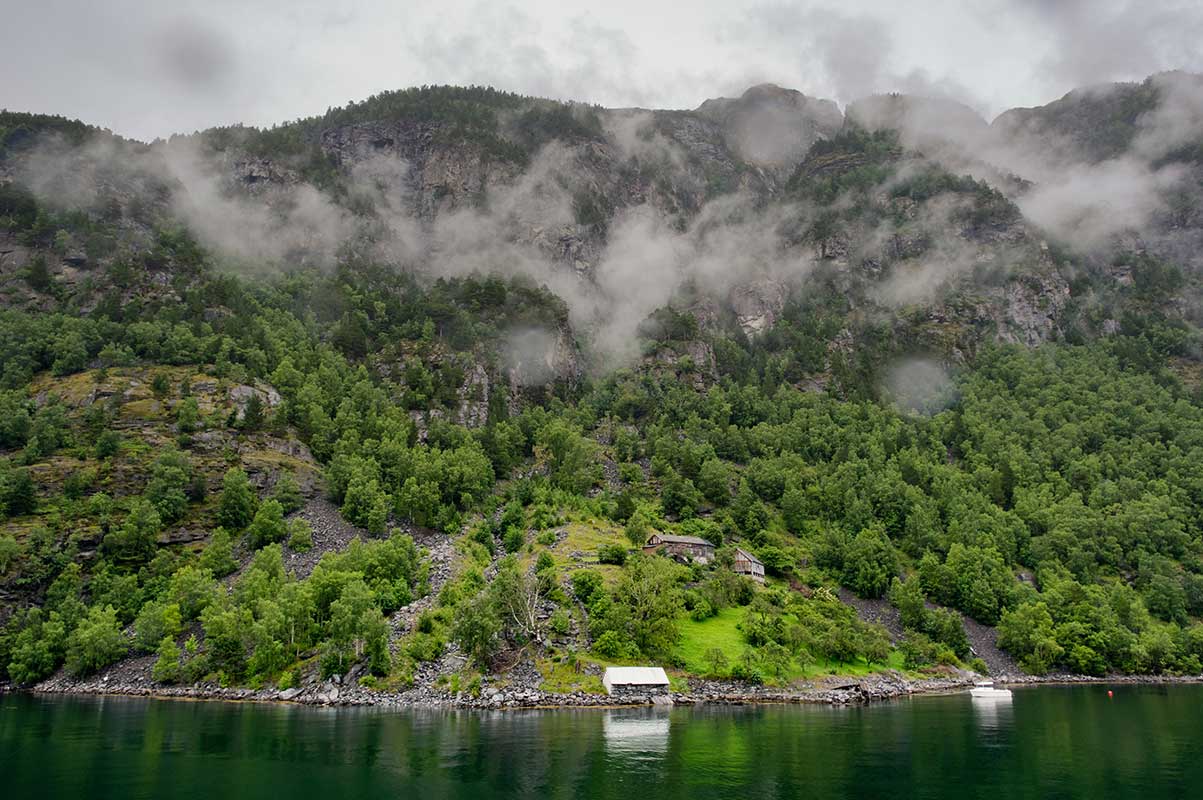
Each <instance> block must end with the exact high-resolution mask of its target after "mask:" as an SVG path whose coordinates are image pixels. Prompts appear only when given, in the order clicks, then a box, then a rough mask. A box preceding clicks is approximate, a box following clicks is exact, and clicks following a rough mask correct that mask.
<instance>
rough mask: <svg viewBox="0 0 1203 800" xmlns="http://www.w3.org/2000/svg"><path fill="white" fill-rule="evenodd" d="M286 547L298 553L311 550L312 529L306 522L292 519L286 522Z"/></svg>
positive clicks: (298, 518) (300, 519) (297, 518)
mask: <svg viewBox="0 0 1203 800" xmlns="http://www.w3.org/2000/svg"><path fill="white" fill-rule="evenodd" d="M288 547H289V548H290V549H292V550H295V551H296V552H298V553H307V552H309V551H310V550H312V549H313V528H312V526H310V524H309V522H308V520H304V519H302V518H300V517H294V518H293V519H290V520H289V521H288Z"/></svg>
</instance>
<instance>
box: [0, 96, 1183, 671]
mask: <svg viewBox="0 0 1203 800" xmlns="http://www.w3.org/2000/svg"><path fill="white" fill-rule="evenodd" d="M1186 80H1187V78H1186V77H1183V76H1171V77H1170V78H1166V77H1164V76H1158V77H1155V78H1151V79H1150V80H1149V81H1146V82H1145V83H1144V84H1140V85H1138V86H1139V87H1142V88H1139V90H1138V89H1135V88H1133V87H1130V86H1128V87H1124V86H1121V87H1120V88H1118V89H1116V90H1115V91H1117V92H1119V94H1118V95H1117V97H1119V98H1120V99H1118V100H1114V102H1109V103H1097V102H1094V98H1095V95H1089V96H1088V98H1087V100H1088V101H1089V102H1087V104H1086V106H1085V109H1086V110H1084V111H1082V112H1081V115H1080V118H1079V116H1076V115H1075V114H1076V112H1075V111H1074V109H1075V108H1077V106H1076V105H1075V103H1081V102H1086V101H1083V100H1082V98H1081V97H1080V96H1075V95H1070V96H1068V97H1067V98H1065V99H1063V100H1061V101H1058V103H1056V104H1053V105H1051V106H1048V107H1045V109H1042V110H1041V109H1038V110H1029V111H1027V112H1024V113H1016V112H1008V113H1009V114H1010V116H1008V115H1004V118H1005V119H1003V118H1000V121H996V123H995V124H994V125H986V123H985V121H981V124H980V126H978V125H970V124H966V125H965V127H964V130H968V131H971V132H972V133H971V138H966V139H961V140H959V141H956V142H950V141H946V140H941V139H937V138H933V137H932V136H931V135H929V134H932V131H933V130H934V129H935V127H936V126H934V125H933V123H931V121H930V119H929V117H928V116H922V115H916V114H915V113H911V112H910V111H908V109H914V108H922V109H925V110H924V114H925V115H929V116H930V115H931V114H933V113H935V112H934V111H932V108H936V110H938V111H939V112H940V113H941V114H945V113H955V114H958V115H960V116H959V117H958V118H960V119H962V120H963V119H964V113H962V111H959V110H955V109H954V110H952V111H950V110H949V109H947V108H945V107H943V106H939V107H928V106H923V105H919V104H917V105H915V106H909V105H907V102H908V101H907V100H906V99H905V98H897V97H896V98H894V99H892V100H888V101H884V103H883V101H880V100H879V101H877V102H876V105H875V104H873V103H869V104H866V105H863V106H860V109H861V110H860V111H859V112H858V113H857V114H856V115H854V114H853V113H852V112H851V111H850V112H849V116H848V118H847V119H846V120H845V119H843V117H842V115H840V114H839V112H838V109H836V108H835V106H834V104H830V103H826V101H816V100H814V99H813V98H805V96H803V95H800V94H798V93H791V92H788V91H787V90H782V89H778V88H777V87H756V88H755V89H753V90H750V91H749V93H748V94H747V95H745V96H744V97H743V98H740V99H738V100H725V99H720V100H714V101H708V103H707V104H705V105H703V106H702V107H701V108H700V109H698V110H697V111H695V112H676V111H672V112H669V111H663V112H661V111H656V112H651V111H638V112H636V111H610V110H606V109H598V108H593V107H586V106H577V105H569V104H559V103H552V102H550V101H541V100H535V99H531V98H523V97H518V96H515V95H509V94H505V93H501V92H495V91H493V90H485V89H451V88H424V89H420V90H408V91H405V92H398V93H388V94H385V95H380V96H377V97H374V98H371V99H369V100H367V101H365V102H363V103H358V104H351V105H349V106H347V107H345V108H341V109H332V110H331V111H330V112H328V113H327V114H326V115H324V116H322V117H317V118H313V119H309V120H300V121H297V122H294V123H289V124H286V125H282V126H280V127H278V128H274V129H271V130H266V131H257V130H253V129H244V128H224V129H214V130H210V131H206V132H202V133H198V134H195V135H193V136H188V137H176V138H174V139H173V140H172V141H170V142H156V143H153V144H150V145H145V144H141V143H137V142H130V141H126V140H121V139H118V138H117V137H113V136H112V135H110V134H108V133H107V132H103V131H98V130H96V129H93V128H89V127H88V126H86V125H83V124H82V123H74V122H69V121H66V120H61V119H57V118H47V117H38V116H34V115H25V114H16V113H10V112H5V113H4V114H3V115H0V305H2V306H3V308H2V309H0V363H2V364H3V367H2V369H0V385H2V387H3V388H2V390H0V598H2V603H0V623H2V624H3V630H2V632H0V674H2V675H3V677H4V679H6V680H7V681H9V682H11V683H12V684H15V685H21V686H31V685H37V684H38V683H39V682H40V681H43V680H46V679H48V678H51V676H54V675H56V674H58V675H59V676H60V677H62V676H63V675H64V674H65V675H67V676H74V677H81V678H82V677H87V676H89V675H94V674H96V673H98V672H104V671H105V670H109V669H124V670H127V671H132V672H129V673H128V674H136V675H139V676H141V677H142V679H144V680H146V681H148V682H150V683H152V684H154V685H159V686H166V685H172V684H193V683H200V682H208V683H220V684H221V685H227V686H230V685H232V686H253V687H260V686H275V687H277V688H279V689H282V690H283V689H289V688H290V687H298V686H305V685H309V684H312V682H313V681H314V680H317V679H318V678H330V677H332V676H338V677H339V679H340V680H342V681H344V682H349V681H352V680H354V681H357V682H358V683H359V685H361V686H363V687H367V688H374V689H398V688H404V687H409V686H414V685H435V686H438V687H440V688H442V689H446V690H447V691H451V692H458V691H461V690H464V691H473V692H479V691H480V688H481V681H482V679H484V680H488V676H490V675H494V676H496V675H501V676H502V678H503V679H504V675H506V674H507V673H508V672H509V671H511V670H516V669H518V668H519V665H529V666H530V667H531V668H533V669H535V670H537V672H538V674H539V680H540V681H541V685H542V686H543V687H544V688H545V689H547V690H550V691H570V690H585V691H597V690H599V689H600V684H599V682H598V679H597V675H596V673H597V669H596V668H597V667H598V666H599V665H606V664H615V663H648V662H652V663H660V664H664V665H666V666H669V667H671V668H672V670H673V674H674V677H675V679H680V680H690V679H693V680H697V679H701V678H715V679H719V678H721V679H738V680H743V681H748V682H753V683H763V682H768V683H771V684H778V685H783V686H787V685H791V684H794V683H795V682H797V681H799V680H803V679H810V678H813V677H815V676H817V675H821V674H862V673H864V672H869V671H879V670H884V669H899V670H904V671H908V672H914V671H922V670H939V669H941V668H944V667H950V666H963V667H970V668H974V669H977V670H979V671H986V670H987V669H988V666H989V665H988V664H987V663H985V659H986V657H987V655H988V654H987V653H986V652H984V651H979V650H977V649H976V648H979V647H982V646H984V645H982V643H981V642H979V641H977V640H972V639H971V637H970V636H969V635H967V629H966V625H967V624H968V625H969V626H971V627H970V630H984V631H986V632H987V633H986V637H987V641H986V645H988V646H991V647H992V646H993V643H994V640H995V637H997V645H998V646H999V647H1001V648H1002V650H1004V651H1005V652H1006V653H1007V654H1009V655H1010V657H1012V658H1014V659H1015V661H1016V662H1017V664H1018V666H1019V668H1020V669H1022V670H1024V671H1026V672H1030V673H1036V674H1042V673H1047V672H1073V673H1083V674H1090V675H1101V674H1105V673H1108V672H1124V673H1140V674H1143V673H1192V674H1197V673H1199V672H1200V671H1203V623H1201V622H1200V619H1201V618H1203V536H1201V532H1203V405H1201V403H1203V389H1201V388H1200V386H1201V382H1200V363H1199V352H1200V350H1199V343H1200V339H1199V330H1198V327H1197V323H1198V321H1199V307H1200V304H1199V301H1198V294H1197V288H1198V280H1199V273H1198V269H1197V265H1196V264H1195V263H1194V262H1193V260H1192V259H1191V258H1183V257H1181V255H1182V253H1183V252H1185V251H1186V250H1185V248H1187V246H1188V245H1189V243H1190V242H1192V241H1194V239H1193V238H1192V237H1194V236H1195V235H1196V233H1197V232H1199V231H1203V225H1197V224H1196V221H1195V220H1196V216H1197V214H1198V208H1199V204H1198V203H1197V202H1196V198H1197V197H1198V196H1199V192H1198V189H1199V184H1198V182H1197V180H1195V178H1194V177H1193V176H1195V174H1196V172H1197V167H1198V165H1197V159H1196V156H1197V149H1191V148H1190V147H1187V146H1185V144H1183V142H1185V141H1186V140H1187V139H1189V138H1190V137H1189V136H1188V137H1186V138H1184V137H1183V135H1181V132H1180V131H1177V130H1175V131H1174V134H1175V136H1176V137H1177V138H1173V137H1168V134H1167V135H1166V136H1162V137H1161V138H1159V139H1158V140H1157V141H1158V142H1161V143H1162V144H1165V146H1164V147H1160V149H1156V148H1152V145H1149V144H1148V141H1149V137H1150V136H1151V134H1149V131H1160V132H1161V133H1165V130H1164V129H1162V128H1156V127H1155V122H1156V119H1157V116H1156V112H1157V110H1158V109H1160V108H1163V107H1164V105H1165V104H1166V103H1169V102H1171V100H1173V98H1175V97H1177V96H1178V95H1176V94H1175V92H1181V86H1182V81H1186ZM1133 97H1135V98H1136V99H1137V100H1139V101H1140V102H1136V100H1132V99H1131V98H1133ZM1123 98H1128V99H1127V100H1125V99H1123ZM1167 98H1168V99H1167ZM1158 103H1161V104H1162V105H1158ZM766 107H769V108H773V109H776V111H775V112H774V113H775V114H776V115H777V116H774V119H778V120H780V119H786V120H788V121H789V125H788V128H787V132H786V133H780V132H777V133H775V134H774V136H775V137H776V138H774V139H773V141H771V142H766V140H765V139H764V138H763V137H759V138H758V137H756V136H752V133H753V132H755V131H756V130H757V127H756V126H757V125H758V124H759V123H758V120H759V119H760V117H759V116H758V114H760V113H761V112H762V111H763V110H764V108H766ZM783 109H784V110H783ZM882 109H885V110H886V111H888V113H886V111H882ZM870 112H872V113H870ZM833 115H834V116H833ZM1100 115H1101V116H1102V117H1105V118H1107V119H1110V120H1113V122H1114V126H1115V127H1114V131H1119V133H1114V135H1113V134H1112V133H1108V132H1107V131H1110V130H1113V129H1111V128H1108V129H1106V130H1102V131H1099V132H1098V133H1097V135H1096V136H1094V137H1093V138H1089V140H1088V141H1087V143H1086V144H1087V145H1088V146H1085V145H1082V146H1079V145H1081V142H1080V141H1079V139H1080V138H1081V137H1080V133H1081V129H1080V128H1078V127H1075V126H1076V125H1079V124H1084V123H1083V120H1086V121H1087V122H1090V124H1091V125H1095V124H1096V122H1097V120H1096V117H1099V116H1100ZM1178 118H1179V117H1177V116H1175V117H1174V119H1178ZM917 120H918V121H917ZM1007 120H1010V121H1009V122H1008V121H1007ZM1016 120H1019V121H1021V122H1022V125H1021V124H1020V122H1017V121H1016ZM1150 120H1153V121H1150ZM1091 121H1093V122H1091ZM922 125H926V126H927V127H926V128H924V129H923V130H920V129H919V128H920V127H922ZM999 130H1002V131H1003V133H1002V134H1000V133H998V131H999ZM1065 131H1069V133H1065ZM1124 131H1126V133H1124ZM919 133H923V134H925V135H924V136H920V135H919ZM787 134H788V135H787ZM1062 134H1064V138H1058V139H1057V141H1058V142H1059V143H1061V144H1062V145H1064V147H1066V148H1069V150H1070V155H1068V156H1066V157H1065V158H1066V159H1067V160H1066V161H1064V162H1063V163H1060V164H1059V165H1057V166H1056V167H1055V168H1054V167H1051V166H1049V165H1048V164H1043V165H1041V166H1040V170H1043V171H1035V172H1032V173H1030V174H1029V175H1026V176H1025V175H1020V174H1018V173H1016V172H1013V171H1011V170H1014V169H1018V168H1019V167H1020V166H1021V164H1020V160H1018V159H1016V158H1015V157H1014V156H1015V149H1014V148H1015V147H1018V146H1019V145H1017V144H1016V143H1022V142H1023V141H1026V140H1025V138H1024V137H1044V139H1041V141H1046V140H1047V138H1048V137H1050V136H1062ZM1121 134H1122V135H1121ZM1190 135H1191V136H1196V137H1197V136H1199V135H1203V130H1200V131H1194V132H1193V133H1191V134H1190ZM782 136H786V138H785V139H781V137H782ZM965 136H970V134H965ZM992 136H994V137H998V136H1003V137H1004V138H1001V139H991V138H989V137H992ZM789 137H793V138H789ZM972 137H984V138H972ZM1075 137H1076V138H1075ZM1167 137H1168V138H1167ZM1192 141H1197V139H1195V140H1192ZM1075 142H1078V144H1077V145H1075V144H1074V143H1075ZM1142 143H1143V144H1142ZM770 144H771V145H773V146H771V147H770V146H769V145H770ZM1002 144H1006V145H1007V146H1008V147H1009V148H1011V149H1010V150H1007V151H1006V152H1004V151H1003V149H1000V148H1001V147H1002ZM1170 145H1172V147H1171V146H1170ZM967 148H968V149H967ZM974 148H976V149H974ZM1074 148H1077V149H1074ZM967 154H968V155H967ZM1108 159H1112V160H1114V159H1125V164H1127V165H1128V166H1126V167H1124V169H1129V168H1130V169H1132V170H1137V173H1132V174H1133V175H1136V177H1133V178H1132V180H1133V181H1138V180H1143V179H1144V177H1149V176H1152V175H1158V176H1161V177H1159V178H1158V179H1157V180H1156V181H1152V183H1151V184H1148V185H1145V184H1142V187H1143V189H1149V190H1150V191H1153V189H1150V188H1149V187H1150V186H1154V187H1155V189H1156V192H1157V193H1158V194H1156V198H1153V197H1152V196H1150V197H1148V198H1146V202H1147V208H1145V209H1143V210H1141V213H1140V215H1138V216H1132V215H1131V214H1129V215H1128V216H1125V217H1123V219H1121V220H1118V221H1115V225H1114V228H1109V229H1105V230H1104V229H1101V228H1100V227H1099V226H1100V225H1102V224H1103V222H1104V220H1102V217H1105V216H1106V214H1105V213H1104V212H1101V211H1098V210H1097V209H1095V210H1092V209H1090V208H1081V209H1078V212H1077V213H1078V217H1077V218H1076V222H1074V223H1073V224H1072V225H1068V224H1067V223H1065V221H1064V220H1063V219H1062V218H1060V217H1056V216H1050V215H1049V214H1048V213H1047V205H1046V203H1047V198H1046V197H1044V196H1042V195H1041V192H1042V191H1045V189H1046V188H1047V186H1048V185H1049V183H1050V182H1051V181H1053V180H1054V179H1055V178H1057V177H1060V176H1063V175H1064V172H1058V171H1057V170H1068V169H1070V168H1071V167H1070V166H1067V165H1068V164H1072V165H1073V166H1072V169H1073V170H1075V172H1074V174H1075V175H1078V176H1079V177H1080V176H1081V175H1092V176H1095V177H1097V174H1096V173H1094V172H1091V171H1090V170H1095V169H1103V168H1105V169H1114V168H1115V164H1113V163H1112V162H1111V161H1108ZM1099 164H1103V165H1107V164H1110V166H1104V167H1098V166H1097V165H1099ZM1171 164H1172V165H1174V166H1173V175H1174V176H1175V178H1174V180H1175V181H1177V183H1173V184H1170V183H1166V182H1164V181H1162V179H1163V178H1165V180H1168V178H1166V177H1165V174H1163V173H1162V172H1161V170H1165V169H1168V168H1169V167H1167V165H1171ZM1091 165H1094V166H1091ZM1133 165H1138V166H1133ZM1033 169H1036V168H1035V167H1033ZM1140 170H1145V172H1140ZM1141 176H1143V177H1141ZM1150 180H1152V178H1150ZM1042 181H1043V182H1042ZM1159 181H1160V182H1159ZM1143 189H1142V190H1143ZM1129 210H1131V209H1129ZM1133 213H1135V212H1133ZM1087 232H1088V233H1089V235H1086V233H1087ZM653 534H677V535H683V536H689V537H700V538H702V539H705V540H706V541H708V542H710V543H712V544H713V545H715V546H716V554H715V558H714V559H713V561H711V562H709V563H699V562H697V561H692V560H690V559H672V558H669V557H666V556H665V555H664V554H663V553H645V552H642V548H643V545H644V544H645V542H647V540H648V538H649V536H651V535H653ZM737 550H742V551H745V552H747V553H750V554H752V555H753V556H755V557H756V558H758V559H759V560H760V561H761V562H762V563H763V565H764V567H765V570H766V573H767V580H766V582H765V583H764V584H763V585H761V584H759V583H756V582H754V581H753V580H751V579H750V578H749V577H747V576H745V575H740V574H736V572H735V571H733V569H732V565H733V563H734V560H735V558H736V556H737ZM849 592H851V593H852V594H851V595H850V594H849ZM852 595H855V596H857V597H859V598H860V600H858V601H854V602H845V600H851V599H852ZM841 598H844V600H841ZM865 601H880V602H865ZM866 608H871V609H876V615H873V614H867V613H865V609H866ZM858 612H859V613H858ZM883 614H884V616H883ZM878 620H880V621H885V622H886V624H885V625H884V626H883V625H881V624H878V622H877V621H878ZM966 620H969V622H966ZM983 626H985V627H984V628H983ZM113 665H117V667H114V666H113ZM522 668H523V669H524V668H525V666H523V667H522ZM60 670H65V673H62V672H60Z"/></svg>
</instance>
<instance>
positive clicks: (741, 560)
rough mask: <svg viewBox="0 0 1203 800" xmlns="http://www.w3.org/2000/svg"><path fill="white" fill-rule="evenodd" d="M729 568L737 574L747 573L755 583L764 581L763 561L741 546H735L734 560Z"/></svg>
mask: <svg viewBox="0 0 1203 800" xmlns="http://www.w3.org/2000/svg"><path fill="white" fill-rule="evenodd" d="M731 569H732V570H733V571H734V572H735V573H737V574H739V575H747V576H748V577H749V578H751V579H752V580H754V581H756V582H757V583H764V562H762V561H761V560H760V559H759V558H757V557H756V556H754V555H752V554H751V553H749V552H748V551H747V550H745V549H743V548H742V547H737V548H735V561H734V562H733V563H732V564H731Z"/></svg>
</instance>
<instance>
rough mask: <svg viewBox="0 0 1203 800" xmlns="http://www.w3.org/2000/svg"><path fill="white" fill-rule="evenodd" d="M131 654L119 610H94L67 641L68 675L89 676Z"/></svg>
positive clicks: (107, 608)
mask: <svg viewBox="0 0 1203 800" xmlns="http://www.w3.org/2000/svg"><path fill="white" fill-rule="evenodd" d="M128 650H129V645H128V644H127V643H126V641H125V636H124V635H123V634H122V633H121V626H120V625H119V624H118V622H117V611H116V609H114V608H113V607H112V606H105V607H104V608H99V607H94V608H92V609H90V610H89V611H88V615H87V616H86V617H85V618H84V619H83V620H81V621H80V623H79V625H78V626H77V627H76V629H75V630H74V631H72V632H71V635H70V636H68V637H67V671H68V672H70V673H71V674H72V675H76V676H83V675H89V674H91V673H93V672H96V671H97V670H98V669H101V668H102V667H107V666H108V665H109V664H112V663H113V662H114V661H117V660H118V659H120V658H121V657H122V656H124V655H125V654H126V652H127V651H128Z"/></svg>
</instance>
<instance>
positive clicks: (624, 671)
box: [602, 667, 668, 697]
mask: <svg viewBox="0 0 1203 800" xmlns="http://www.w3.org/2000/svg"><path fill="white" fill-rule="evenodd" d="M602 686H605V687H606V694H610V695H615V696H618V697H629V696H631V695H656V694H667V693H668V676H667V675H665V674H664V670H663V669H661V668H660V667H606V673H605V675H603V676H602Z"/></svg>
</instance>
